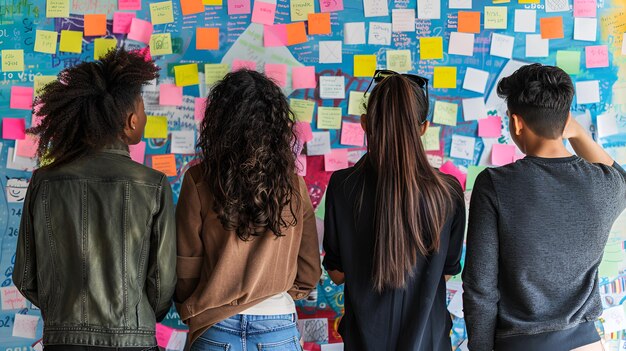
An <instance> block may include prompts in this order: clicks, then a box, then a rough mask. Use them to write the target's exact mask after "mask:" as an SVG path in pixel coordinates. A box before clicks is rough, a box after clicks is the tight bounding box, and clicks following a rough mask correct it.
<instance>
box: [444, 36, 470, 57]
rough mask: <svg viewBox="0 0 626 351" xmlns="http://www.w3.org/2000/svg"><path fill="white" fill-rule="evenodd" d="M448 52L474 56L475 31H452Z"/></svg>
mask: <svg viewBox="0 0 626 351" xmlns="http://www.w3.org/2000/svg"><path fill="white" fill-rule="evenodd" d="M448 54H451V55H462V56H474V33H461V32H452V33H450V44H449V45H448Z"/></svg>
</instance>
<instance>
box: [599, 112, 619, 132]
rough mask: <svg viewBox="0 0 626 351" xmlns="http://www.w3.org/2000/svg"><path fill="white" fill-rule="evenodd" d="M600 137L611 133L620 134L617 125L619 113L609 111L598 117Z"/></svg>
mask: <svg viewBox="0 0 626 351" xmlns="http://www.w3.org/2000/svg"><path fill="white" fill-rule="evenodd" d="M597 122H598V137H600V138H604V137H608V136H611V135H615V134H619V127H618V126H617V115H616V114H615V113H614V112H607V113H603V114H601V115H598V117H597Z"/></svg>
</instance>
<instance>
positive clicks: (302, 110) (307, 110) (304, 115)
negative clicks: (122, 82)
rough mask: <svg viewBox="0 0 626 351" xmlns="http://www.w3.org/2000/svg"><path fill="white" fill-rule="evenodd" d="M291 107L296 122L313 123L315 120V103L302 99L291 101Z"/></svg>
mask: <svg viewBox="0 0 626 351" xmlns="http://www.w3.org/2000/svg"><path fill="white" fill-rule="evenodd" d="M289 106H291V110H292V111H293V113H294V115H295V117H296V120H297V121H299V122H308V123H311V120H312V119H313V110H314V109H315V102H314V101H309V100H302V99H289Z"/></svg>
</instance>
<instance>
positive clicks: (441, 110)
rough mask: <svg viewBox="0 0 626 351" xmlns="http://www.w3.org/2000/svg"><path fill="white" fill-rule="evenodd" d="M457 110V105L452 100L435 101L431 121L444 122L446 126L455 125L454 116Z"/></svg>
mask: <svg viewBox="0 0 626 351" xmlns="http://www.w3.org/2000/svg"><path fill="white" fill-rule="evenodd" d="M458 111H459V105H457V104H455V103H452V102H445V101H435V113H434V118H433V122H435V123H438V124H445V125H448V126H456V117H457V114H458Z"/></svg>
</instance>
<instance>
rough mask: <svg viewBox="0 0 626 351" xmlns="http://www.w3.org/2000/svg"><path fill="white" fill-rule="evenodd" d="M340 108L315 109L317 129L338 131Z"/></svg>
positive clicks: (323, 107)
mask: <svg viewBox="0 0 626 351" xmlns="http://www.w3.org/2000/svg"><path fill="white" fill-rule="evenodd" d="M340 128H341V107H325V106H320V107H318V108H317V129H340Z"/></svg>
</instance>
